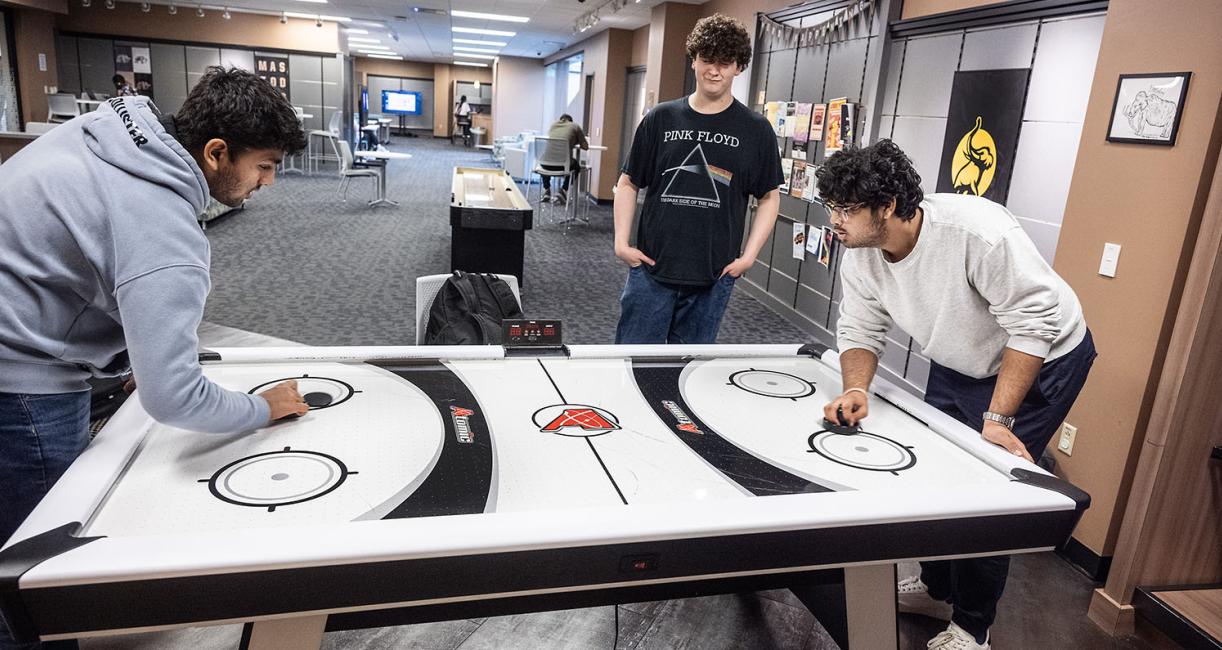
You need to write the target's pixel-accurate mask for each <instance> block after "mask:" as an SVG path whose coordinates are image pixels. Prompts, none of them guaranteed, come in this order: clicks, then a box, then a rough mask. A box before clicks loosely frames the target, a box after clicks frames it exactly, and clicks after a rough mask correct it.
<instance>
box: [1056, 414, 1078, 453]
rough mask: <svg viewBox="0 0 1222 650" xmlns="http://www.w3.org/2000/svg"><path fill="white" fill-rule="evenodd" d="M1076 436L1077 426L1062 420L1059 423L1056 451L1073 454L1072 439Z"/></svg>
mask: <svg viewBox="0 0 1222 650" xmlns="http://www.w3.org/2000/svg"><path fill="white" fill-rule="evenodd" d="M1077 437H1078V427H1075V426H1074V425H1072V424H1070V423H1068V422H1064V423H1062V424H1061V439H1060V441H1059V442H1057V451H1060V452H1061V453H1062V454H1065V455H1066V456H1072V455H1073V441H1074V438H1077Z"/></svg>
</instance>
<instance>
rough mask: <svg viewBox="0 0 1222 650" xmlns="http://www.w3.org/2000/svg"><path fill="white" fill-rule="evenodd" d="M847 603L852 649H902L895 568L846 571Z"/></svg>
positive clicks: (860, 567) (864, 567) (851, 568)
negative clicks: (897, 625)
mask: <svg viewBox="0 0 1222 650" xmlns="http://www.w3.org/2000/svg"><path fill="white" fill-rule="evenodd" d="M844 600H845V609H846V610H847V612H846V613H847V615H848V636H849V647H850V648H896V647H899V629H898V628H897V627H896V615H897V612H896V605H895V565H894V564H875V565H870V566H856V567H845V569H844Z"/></svg>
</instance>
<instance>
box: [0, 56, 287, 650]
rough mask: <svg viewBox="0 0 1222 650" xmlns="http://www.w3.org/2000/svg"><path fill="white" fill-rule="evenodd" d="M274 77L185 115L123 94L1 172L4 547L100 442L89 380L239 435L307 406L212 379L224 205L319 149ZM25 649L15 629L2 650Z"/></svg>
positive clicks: (223, 81) (3, 632) (222, 85)
mask: <svg viewBox="0 0 1222 650" xmlns="http://www.w3.org/2000/svg"><path fill="white" fill-rule="evenodd" d="M304 145H305V136H304V134H303V132H302V129H301V124H300V122H299V121H298V119H297V117H296V115H294V113H293V108H292V106H290V105H289V103H288V101H287V100H285V99H284V97H283V96H282V95H281V94H280V93H279V92H278V91H276V90H275V89H273V88H272V87H271V85H269V84H268V83H267V82H266V81H264V80H262V79H260V78H259V77H257V76H255V75H254V74H251V73H248V72H243V71H239V70H223V69H221V68H211V69H209V71H208V73H207V74H206V75H205V76H204V77H203V78H202V79H201V80H200V81H199V83H198V84H197V85H196V86H195V88H194V89H193V90H192V91H191V94H190V96H189V97H188V98H187V100H186V102H185V103H184V104H183V106H182V108H181V110H179V112H178V113H177V115H174V116H169V115H159V114H158V112H157V111H156V109H155V108H154V107H153V105H152V104H151V103H150V102H149V100H148V98H146V97H116V98H114V99H111V100H110V101H108V102H106V103H104V104H102V105H101V106H99V107H98V110H96V111H94V112H92V113H89V114H87V115H83V116H81V117H78V118H76V119H73V120H71V121H69V122H67V123H66V124H63V125H61V126H58V127H56V128H55V129H54V130H52V131H50V132H49V133H47V134H45V135H43V136H41V137H39V138H38V139H37V140H36V141H34V142H33V143H31V144H30V145H28V146H27V147H25V148H24V149H22V150H21V151H20V152H18V153H17V154H16V155H15V156H13V157H12V158H11V159H10V160H8V161H6V162H5V163H4V166H3V167H0V297H2V298H0V545H3V543H4V541H5V540H7V539H8V538H9V537H10V536H11V535H12V533H13V532H14V531H15V530H16V528H17V526H18V525H19V524H20V523H21V522H22V520H24V519H25V517H26V515H28V514H29V512H30V511H31V510H32V509H33V507H34V506H35V505H36V504H37V503H38V501H39V500H40V499H41V498H42V496H43V495H44V494H45V493H46V492H47V490H49V489H50V488H51V486H52V485H53V484H54V483H55V481H56V480H57V479H58V478H59V476H60V475H61V474H62V473H63V472H64V470H65V469H67V467H68V465H70V464H71V463H72V461H73V460H74V459H75V458H76V457H77V455H78V454H80V452H81V451H82V450H83V449H84V448H85V445H86V444H87V443H88V441H89V430H88V429H89V387H88V385H87V384H86V381H85V380H86V379H87V378H89V377H91V376H95V377H106V376H117V375H120V374H121V373H124V372H125V371H126V370H128V369H129V368H130V369H131V370H132V372H133V374H134V378H135V379H136V380H137V381H138V383H139V387H140V393H139V397H140V402H141V405H142V406H143V407H144V409H145V410H146V411H148V413H149V414H150V415H151V416H152V417H153V418H155V419H156V420H158V421H160V422H163V423H166V424H169V425H172V426H176V427H181V428H184V429H189V430H193V431H201V432H238V431H246V430H250V429H256V428H258V427H262V426H265V425H267V424H268V423H269V422H270V421H272V420H275V419H278V418H282V417H286V416H290V415H301V414H304V413H305V412H306V410H307V408H308V407H307V406H306V404H305V402H304V401H303V400H302V397H301V395H300V394H299V393H298V391H297V388H296V385H295V383H294V382H285V383H282V384H280V385H278V386H276V387H274V388H272V389H270V390H268V391H267V392H265V393H262V394H260V395H248V394H245V393H240V392H234V391H229V390H225V389H223V388H221V387H220V386H217V385H216V384H214V383H212V382H211V381H209V380H208V379H207V378H205V377H204V376H203V374H202V372H201V369H200V365H199V362H198V358H197V354H198V352H197V345H198V339H197V337H196V329H197V327H198V326H199V323H200V320H201V318H202V317H203V311H204V301H205V299H206V297H207V295H208V291H209V288H210V281H209V276H208V263H209V247H208V240H207V238H206V237H205V236H204V233H203V232H202V231H201V230H200V227H199V224H198V223H197V221H196V216H197V215H198V214H200V213H201V212H203V210H204V208H205V206H206V204H207V201H208V196H209V194H211V195H212V196H213V197H214V198H216V199H217V200H218V201H220V202H222V203H225V204H226V205H231V206H238V205H240V204H241V203H242V202H243V200H245V199H246V198H247V197H249V196H250V195H251V194H252V193H253V192H254V191H255V190H257V189H259V188H260V187H262V186H264V185H271V183H272V181H273V179H274V177H275V170H276V164H277V163H278V162H279V161H280V159H281V158H282V157H283V156H284V155H285V154H286V153H294V152H297V151H300V150H301V149H302V148H304ZM13 647H38V646H37V645H34V646H17V645H15V644H14V643H13V641H12V640H11V639H10V638H8V634H7V629H6V628H4V627H3V626H0V648H13Z"/></svg>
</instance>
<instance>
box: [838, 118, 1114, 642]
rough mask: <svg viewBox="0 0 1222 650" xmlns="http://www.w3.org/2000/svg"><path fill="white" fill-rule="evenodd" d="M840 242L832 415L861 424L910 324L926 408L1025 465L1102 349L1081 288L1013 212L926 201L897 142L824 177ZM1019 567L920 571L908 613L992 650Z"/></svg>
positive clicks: (859, 154)
mask: <svg viewBox="0 0 1222 650" xmlns="http://www.w3.org/2000/svg"><path fill="white" fill-rule="evenodd" d="M815 176H816V178H817V179H818V186H819V195H820V196H821V197H823V199H824V201H825V205H826V207H827V209H828V213H829V215H830V218H831V222H832V227H833V228H835V230H836V235H837V238H838V239H839V240H840V242H841V244H842V245H843V246H844V247H845V248H847V249H848V250H846V251H845V252H844V257H843V258H842V260H841V262H840V281H841V283H842V286H843V287H844V295H843V298H842V300H841V303H840V319H839V321H838V322H837V324H836V338H837V345H838V347H839V349H840V366H841V375H842V377H843V379H844V392H843V393H842V394H841V395H840V396H839V397H837V398H836V399H835V400H833V401H832V402H831V403H829V404H828V405H827V406H825V407H824V416H825V417H826V418H827V419H828V420H831V421H833V422H835V421H836V420H838V419H839V420H841V421H842V422H843V423H845V424H849V425H855V424H857V423H858V422H860V421H861V420H862V419H863V418H865V417H866V416H867V415H868V414H869V410H870V394H869V388H870V382H871V381H873V379H874V373H875V371H876V370H877V368H878V359H879V356H880V355H881V354H882V352H883V349H884V348H885V344H884V343H885V341H884V337H885V336H886V334H887V331H888V330H890V329H891V327H892V326H893V325H898V326H900V327H901V328H902V329H903V330H904V331H905V332H907V333H908V334H909V335H910V336H912V338H913V340H915V341H916V342H917V343H919V344H920V346H921V351H922V352H923V353H924V354H925V356H927V357H928V358H929V359H930V370H929V381H928V384H927V387H926V389H925V401H926V402H928V403H929V404H931V405H933V406H934V407H936V408H938V409H939V410H941V411H943V412H945V413H947V414H948V415H950V416H951V417H953V418H955V419H956V420H959V421H960V422H962V423H964V424H966V425H967V426H969V427H971V428H973V429H976V430H977V431H980V432H981V436H982V437H983V438H984V439H985V440H987V441H989V442H991V443H993V444H995V445H997V446H999V447H1002V448H1003V449H1005V450H1007V451H1009V452H1010V453H1012V454H1014V455H1016V456H1021V457H1023V458H1025V459H1027V460H1028V461H1033V460H1034V459H1035V458H1038V457H1039V456H1040V455H1041V454H1042V453H1043V451H1044V447H1045V446H1047V444H1048V441H1049V439H1051V438H1052V434H1053V433H1054V432H1055V431H1056V430H1057V429H1058V428H1059V427H1060V426H1061V422H1062V421H1063V420H1064V419H1065V416H1066V415H1068V413H1069V409H1070V407H1071V406H1073V403H1074V400H1075V399H1077V397H1078V393H1079V391H1081V390H1082V386H1083V384H1085V383H1086V375H1087V373H1088V372H1089V371H1090V367H1091V364H1092V362H1093V361H1094V359H1095V346H1094V343H1093V342H1092V340H1091V335H1090V330H1088V329H1087V328H1086V321H1085V320H1084V319H1083V317H1082V306H1081V304H1080V303H1079V302H1078V297H1077V295H1075V294H1074V292H1073V289H1071V288H1070V287H1069V285H1068V284H1066V282H1065V280H1063V279H1061V277H1060V276H1058V275H1057V274H1056V272H1054V271H1053V270H1052V268H1051V267H1050V266H1049V265H1048V263H1047V262H1045V261H1044V258H1042V257H1041V256H1040V254H1039V252H1038V251H1037V250H1036V248H1035V245H1034V244H1033V243H1032V242H1031V239H1030V238H1029V237H1027V234H1026V233H1025V232H1024V231H1023V229H1022V226H1020V225H1019V224H1018V221H1017V220H1016V219H1015V218H1014V215H1012V214H1010V212H1009V211H1008V210H1006V209H1005V208H1004V207H1003V206H1000V205H998V204H996V203H993V202H992V201H989V200H987V199H984V198H980V197H976V196H964V195H959V194H931V195H929V196H925V195H924V193H923V192H922V191H921V177H920V176H919V175H918V174H917V172H916V170H915V169H914V168H913V167H912V161H911V160H909V159H908V156H906V155H904V152H903V151H901V150H900V148H899V147H897V146H896V145H895V143H893V142H891V141H890V140H882V141H880V142H878V143H875V144H873V145H871V146H869V147H865V148H862V149H846V150H844V151H841V152H838V153H836V154H835V155H833V156H831V157H830V158H828V160H827V162H826V163H825V164H824V165H823V166H822V167H820V168H819V170H818V171H817V172H816V173H815ZM1009 566H1010V558H1009V557H1008V556H997V557H983V558H968V559H963V560H949V561H946V560H944V561H936V562H922V563H921V575H920V576H919V577H916V576H914V577H911V578H906V579H904V580H902V581H900V584H899V585H898V588H899V605H900V611H911V612H915V613H921V614H926V615H930V616H934V617H937V618H943V619H944V620H949V621H950V625H949V626H948V627H947V629H946V631H944V632H941V633H939V634H938V635H937V636H935V637H934V638H933V639H932V640H931V641H930V642H929V647H930V648H932V649H934V650H988V648H989V627H990V626H991V625H992V624H993V620H994V618H995V617H996V614H997V603H998V601H999V600H1000V599H1001V593H1002V590H1003V589H1004V587H1005V584H1006V575H1007V573H1008V571H1009Z"/></svg>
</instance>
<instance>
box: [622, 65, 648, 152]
mask: <svg viewBox="0 0 1222 650" xmlns="http://www.w3.org/2000/svg"><path fill="white" fill-rule="evenodd" d="M643 117H645V66H643V65H642V66H637V67H635V68H628V78H627V79H626V80H625V82H624V120H623V122H621V124H623V125H624V127H623V129H622V130H621V131H620V147H619V157H620V160H619V164H620V167H621V168H622V167H623V166H624V163H625V162H626V161H627V160H628V152H629V150H630V149H631V148H632V137H633V136H634V135H636V127H637V126H638V125H639V124H640V123H641V118H643Z"/></svg>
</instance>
